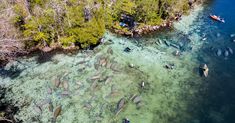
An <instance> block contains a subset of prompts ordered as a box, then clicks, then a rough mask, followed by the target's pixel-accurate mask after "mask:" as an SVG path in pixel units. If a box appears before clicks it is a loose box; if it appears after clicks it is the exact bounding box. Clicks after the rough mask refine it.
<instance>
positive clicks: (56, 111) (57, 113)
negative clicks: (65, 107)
mask: <svg viewBox="0 0 235 123" xmlns="http://www.w3.org/2000/svg"><path fill="white" fill-rule="evenodd" d="M61 111H62V106H61V105H60V106H58V107H56V108H55V111H54V113H53V123H55V122H56V119H57V117H58V116H59V115H60V114H61Z"/></svg>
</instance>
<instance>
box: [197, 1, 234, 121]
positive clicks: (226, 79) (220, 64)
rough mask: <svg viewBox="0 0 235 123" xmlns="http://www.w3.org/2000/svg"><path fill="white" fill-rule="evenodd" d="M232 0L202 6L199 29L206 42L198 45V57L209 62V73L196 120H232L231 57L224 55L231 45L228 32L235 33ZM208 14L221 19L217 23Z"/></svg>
mask: <svg viewBox="0 0 235 123" xmlns="http://www.w3.org/2000/svg"><path fill="white" fill-rule="evenodd" d="M234 5H235V1H234V0H213V1H210V2H209V3H208V4H207V7H206V9H205V10H204V11H205V12H204V17H201V19H204V20H203V21H204V22H205V23H204V25H202V27H201V28H202V32H203V33H204V34H206V35H207V37H208V40H209V43H205V44H204V45H203V48H202V49H201V52H200V54H198V57H199V58H202V59H203V58H205V57H207V58H209V59H210V60H205V61H206V62H208V63H209V67H210V65H211V68H210V77H209V80H208V81H206V83H207V86H208V87H207V91H206V92H205V93H204V94H203V97H204V98H203V101H202V102H203V103H202V106H201V112H200V113H201V114H200V117H199V119H200V122H202V123H235V117H234V116H235V95H234V94H235V57H234V54H232V53H230V54H229V56H228V57H225V56H224V55H225V51H226V50H228V47H230V48H231V49H233V50H234V49H235V43H234V42H233V40H234V39H235V37H232V36H231V34H234V33H235V7H234ZM209 14H215V15H218V16H220V17H222V18H224V19H225V23H219V22H216V21H213V20H210V19H208V16H207V15H209ZM218 49H219V50H221V51H222V55H221V56H219V57H218V56H216V51H217V50H218Z"/></svg>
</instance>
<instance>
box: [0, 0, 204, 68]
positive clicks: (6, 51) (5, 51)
mask: <svg viewBox="0 0 235 123" xmlns="http://www.w3.org/2000/svg"><path fill="white" fill-rule="evenodd" d="M193 2H194V3H193ZM193 2H192V3H190V5H191V8H193V6H195V5H197V4H202V0H196V1H193ZM18 3H19V5H21V4H22V5H23V6H25V7H26V8H24V9H23V10H24V11H27V9H29V6H28V8H27V4H29V3H27V2H26V3H25V2H18ZM4 4H7V2H5V3H4ZM54 4H58V5H60V4H59V3H54ZM115 4H116V3H112V6H115ZM117 4H118V3H117ZM184 4H185V3H184ZM98 5H99V4H97V3H94V5H93V4H92V5H91V6H96V7H98V8H99V6H98ZM6 6H9V5H8V4H7V5H6ZM16 7H17V6H16ZM31 7H32V6H31ZM88 8H89V7H88ZM18 9H20V8H18ZM31 9H32V8H31ZM119 9H121V10H122V8H119ZM9 10H10V11H9ZM9 10H8V9H7V11H6V10H5V9H4V11H3V12H4V14H6V15H7V14H9V13H11V14H10V15H9V16H12V17H11V18H10V17H9V18H8V20H7V21H6V23H7V24H6V25H10V24H12V22H11V20H12V19H13V18H15V19H17V17H18V16H19V17H21V16H22V18H23V20H21V21H25V22H22V23H26V22H27V23H29V25H28V26H29V27H31V26H33V27H34V26H35V28H36V27H38V26H39V27H40V26H42V25H37V24H35V23H34V22H35V21H32V22H31V21H30V20H29V19H28V17H31V15H32V14H33V13H30V12H27V14H26V13H25V14H26V15H28V16H26V15H24V14H23V15H22V13H21V12H18V13H17V11H16V10H14V9H9ZM14 11H16V13H15V14H19V15H17V16H16V15H15V14H12V13H14ZM87 11H88V12H89V11H91V10H87ZM4 14H3V15H4ZM88 14H89V13H88ZM107 14H109V13H107ZM181 15H182V12H176V13H175V14H173V15H172V16H169V17H168V19H166V20H164V21H163V22H162V24H160V25H155V26H150V25H147V24H143V23H142V24H140V25H141V26H137V27H135V28H134V29H132V30H127V31H123V30H122V29H120V30H119V29H116V28H111V29H110V30H111V32H114V33H116V34H119V35H124V36H131V37H133V36H138V37H141V36H143V35H147V34H151V33H152V32H155V31H160V30H164V28H171V27H172V23H173V21H175V20H179V19H180V16H181ZM15 16H16V17H15ZM36 17H37V16H36ZM42 18H44V19H43V20H48V18H50V17H48V18H47V17H45V16H44V17H42ZM0 19H1V18H0ZM17 20H18V19H17ZM15 21H16V20H15ZM18 21H20V20H18ZM21 21H20V22H21ZM20 22H18V23H16V24H22V23H20ZM66 22H67V21H66ZM38 24H39V23H38ZM45 24H46V23H45ZM48 24H49V25H48V26H46V27H51V26H52V27H53V25H54V24H50V23H48ZM66 24H67V23H66ZM18 26H19V27H21V26H22V27H27V24H26V25H18ZM70 26H71V24H69V27H70ZM91 26H92V25H91ZM93 26H94V25H93ZM110 26H111V27H112V26H113V27H114V25H110ZM33 27H32V28H29V30H28V31H26V29H27V28H22V30H24V31H23V33H26V32H27V34H28V35H29V37H31V38H27V39H28V40H27V39H20V40H14V39H11V37H9V39H10V41H8V43H7V42H5V44H4V45H3V46H1V47H0V50H1V54H0V65H1V66H4V65H5V64H7V62H9V61H12V60H14V59H17V57H19V56H24V55H28V54H30V53H31V52H35V51H37V50H41V51H42V52H50V51H52V50H56V49H61V48H62V49H65V50H66V51H68V50H72V51H73V50H77V49H81V48H82V47H83V45H85V46H86V45H87V44H88V45H89V46H86V47H85V49H87V48H89V47H94V46H97V45H98V44H99V43H100V41H102V40H100V38H101V36H100V37H99V36H98V37H93V38H88V37H89V36H88V35H86V36H82V37H83V38H82V37H80V38H79V39H76V40H80V39H81V40H85V39H86V40H87V41H81V42H79V41H78V42H76V40H75V39H73V38H71V37H77V34H76V36H70V37H64V38H61V40H60V41H59V39H58V38H59V37H61V36H60V35H59V34H58V33H59V32H58V30H55V29H54V28H52V30H51V28H50V29H48V30H51V31H46V32H43V31H42V32H38V33H35V34H34V33H32V32H37V31H38V30H33V29H34V28H33ZM46 27H44V28H45V29H46ZM86 27H87V26H86ZM98 27H100V26H98ZM98 27H94V28H98ZM55 28H56V27H55ZM19 29H21V28H19ZM31 29H32V30H31ZM60 29H61V28H60ZM60 29H59V30H60ZM10 30H11V31H12V30H17V28H16V29H15V28H13V25H11V28H10ZM68 30H69V29H68ZM124 30H126V29H124ZM85 31H88V33H89V34H90V32H89V30H84V32H85ZM15 32H16V31H15ZM47 32H55V33H53V34H47ZM61 32H66V31H64V30H61ZM98 32H100V31H98ZM4 33H6V34H5V35H10V31H6V32H4ZM31 33H32V34H31ZM74 33H75V32H73V33H72V34H74ZM36 34H42V35H36ZM55 34H57V35H58V36H55ZM82 34H83V33H82ZM14 35H17V37H16V36H14V38H20V37H22V36H23V34H21V33H20V30H18V32H17V33H16V34H14ZM46 35H50V36H54V38H53V37H50V36H46ZM62 35H64V34H62ZM79 35H81V34H79ZM84 35H85V34H84ZM33 37H38V39H36V40H35V39H33ZM84 37H87V38H85V39H84ZM91 39H92V40H94V39H96V40H95V41H90V40H91ZM97 39H99V40H97ZM55 40H58V41H57V42H56V41H55ZM71 40H73V42H70V41H71ZM15 41H18V42H15ZM74 41H75V42H74ZM9 42H11V43H13V44H14V45H9ZM25 42H26V43H25ZM48 42H51V43H48ZM90 42H92V43H90ZM1 43H4V42H1ZM37 43H38V44H37ZM83 43H85V44H83Z"/></svg>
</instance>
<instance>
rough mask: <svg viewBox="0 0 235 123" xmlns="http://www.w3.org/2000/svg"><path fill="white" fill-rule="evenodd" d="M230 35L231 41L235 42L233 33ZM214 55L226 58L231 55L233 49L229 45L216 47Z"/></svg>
mask: <svg viewBox="0 0 235 123" xmlns="http://www.w3.org/2000/svg"><path fill="white" fill-rule="evenodd" d="M230 37H231V38H232V42H235V39H233V38H234V37H235V34H231V35H230ZM215 54H216V56H218V57H220V56H224V57H225V58H228V57H229V56H231V55H233V49H232V48H231V47H225V48H218V49H216V52H215Z"/></svg>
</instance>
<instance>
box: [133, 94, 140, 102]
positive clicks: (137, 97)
mask: <svg viewBox="0 0 235 123" xmlns="http://www.w3.org/2000/svg"><path fill="white" fill-rule="evenodd" d="M140 101H141V97H140V96H135V97H134V99H133V102H134V103H136V104H137V103H139V102H140Z"/></svg>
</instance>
